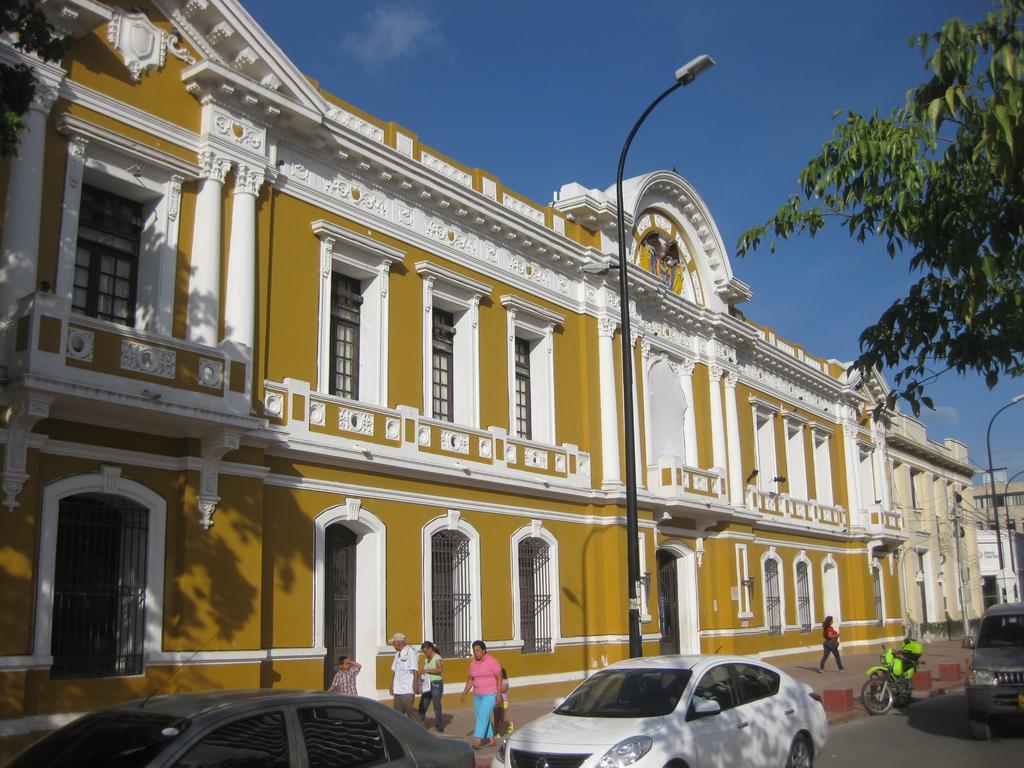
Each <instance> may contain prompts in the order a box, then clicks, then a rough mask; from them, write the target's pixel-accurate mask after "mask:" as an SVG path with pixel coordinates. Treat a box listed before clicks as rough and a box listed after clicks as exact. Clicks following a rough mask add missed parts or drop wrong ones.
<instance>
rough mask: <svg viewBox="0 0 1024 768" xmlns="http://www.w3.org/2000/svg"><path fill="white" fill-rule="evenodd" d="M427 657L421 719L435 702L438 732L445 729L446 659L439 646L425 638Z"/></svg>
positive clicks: (421, 701)
mask: <svg viewBox="0 0 1024 768" xmlns="http://www.w3.org/2000/svg"><path fill="white" fill-rule="evenodd" d="M420 649H421V650H422V651H423V655H424V656H426V659H425V660H424V662H423V678H424V679H423V682H422V683H421V684H420V719H421V720H422V719H424V718H426V716H427V707H429V706H430V704H431V702H433V704H434V728H435V729H436V730H437V732H438V733H441V732H442V731H443V730H444V720H442V719H441V697H442V696H443V695H444V677H443V674H444V659H443V658H441V654H440V653H438V651H437V646H436V645H434V644H433V643H432V642H430V641H429V640H424V641H423V645H421V646H420Z"/></svg>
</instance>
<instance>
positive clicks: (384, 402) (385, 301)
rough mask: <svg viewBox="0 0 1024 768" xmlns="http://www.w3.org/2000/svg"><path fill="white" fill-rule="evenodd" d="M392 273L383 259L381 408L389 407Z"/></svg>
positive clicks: (380, 270)
mask: <svg viewBox="0 0 1024 768" xmlns="http://www.w3.org/2000/svg"><path fill="white" fill-rule="evenodd" d="M390 275H391V263H390V262H388V261H382V262H381V263H380V266H379V267H377V277H376V278H375V279H376V280H377V281H378V282H379V283H380V285H379V287H378V290H379V296H380V310H379V312H378V314H377V318H378V320H377V322H378V325H379V326H380V347H379V348H378V350H377V354H378V360H377V399H376V401H375V402H376V403H377V405H379V406H380V407H381V408H387V407H388V340H389V339H390V338H391V337H390V336H389V335H388V334H389V333H390V329H389V323H388V319H389V317H390V299H389V298H388V296H389V295H390V293H391V291H390Z"/></svg>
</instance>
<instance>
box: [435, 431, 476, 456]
mask: <svg viewBox="0 0 1024 768" xmlns="http://www.w3.org/2000/svg"><path fill="white" fill-rule="evenodd" d="M439 447H440V448H442V449H444V450H446V451H452V452H453V453H462V454H468V453H469V435H467V434H465V433H464V432H453V431H452V430H450V429H442V430H441V444H440V446H439Z"/></svg>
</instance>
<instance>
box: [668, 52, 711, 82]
mask: <svg viewBox="0 0 1024 768" xmlns="http://www.w3.org/2000/svg"><path fill="white" fill-rule="evenodd" d="M713 66H715V60H714V59H712V58H711V57H710V56H708V55H707V54H706V53H702V54H701V55H700V56H698V57H697V58H695V59H693V60H692V61H689V62H687V63H686V64H683V66H681V67H680V68H679V69H677V70H676V80H677V81H679V84H680V85H689V84H690V83H692V82H693V81H694V80H696V79H697V75H699V74H700V73H701V72H703V71H704V70H706V69H711V68H712V67H713Z"/></svg>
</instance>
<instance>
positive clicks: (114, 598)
mask: <svg viewBox="0 0 1024 768" xmlns="http://www.w3.org/2000/svg"><path fill="white" fill-rule="evenodd" d="M148 529H149V512H148V510H147V509H146V508H145V507H143V506H142V505H141V504H138V503H136V502H134V501H132V500H131V499H127V498H124V497H123V496H113V495H109V494H104V493H80V494H76V495H73V496H66V497H64V498H63V499H61V500H60V506H59V513H58V523H57V550H56V558H55V571H54V583H53V619H52V621H53V625H52V630H51V632H52V634H51V637H50V653H51V655H52V656H53V666H52V668H51V675H52V676H53V677H55V678H58V677H60V678H81V677H107V676H113V675H138V674H141V673H142V671H143V646H144V640H145V633H146V623H145V617H146V541H147V536H148Z"/></svg>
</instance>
